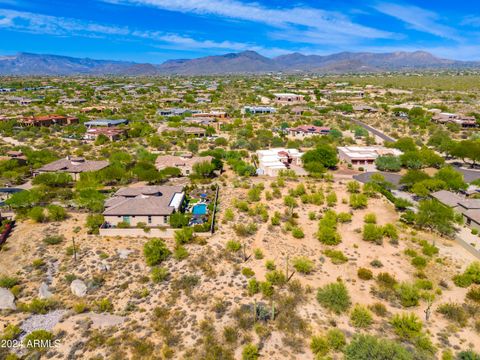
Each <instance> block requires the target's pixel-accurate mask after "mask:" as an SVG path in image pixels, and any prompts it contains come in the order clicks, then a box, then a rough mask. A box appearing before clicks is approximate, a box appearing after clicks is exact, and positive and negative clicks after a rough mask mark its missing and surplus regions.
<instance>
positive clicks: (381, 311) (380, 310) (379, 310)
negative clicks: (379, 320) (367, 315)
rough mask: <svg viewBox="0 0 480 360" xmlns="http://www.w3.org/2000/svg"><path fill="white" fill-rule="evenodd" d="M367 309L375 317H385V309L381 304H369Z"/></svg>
mask: <svg viewBox="0 0 480 360" xmlns="http://www.w3.org/2000/svg"><path fill="white" fill-rule="evenodd" d="M368 308H369V309H370V310H371V311H372V312H373V313H374V314H375V315H377V316H380V317H384V316H385V315H387V307H386V306H385V305H384V304H383V303H381V302H376V303H374V304H371V305H369V306H368Z"/></svg>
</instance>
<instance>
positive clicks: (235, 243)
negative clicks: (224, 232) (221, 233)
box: [226, 240, 242, 252]
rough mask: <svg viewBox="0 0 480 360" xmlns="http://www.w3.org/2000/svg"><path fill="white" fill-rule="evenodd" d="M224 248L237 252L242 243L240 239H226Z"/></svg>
mask: <svg viewBox="0 0 480 360" xmlns="http://www.w3.org/2000/svg"><path fill="white" fill-rule="evenodd" d="M226 248H227V250H228V251H230V252H237V251H240V249H241V248H242V243H241V242H240V241H235V240H229V241H227V244H226Z"/></svg>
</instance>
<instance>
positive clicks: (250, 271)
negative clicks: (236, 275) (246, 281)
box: [242, 267, 255, 278]
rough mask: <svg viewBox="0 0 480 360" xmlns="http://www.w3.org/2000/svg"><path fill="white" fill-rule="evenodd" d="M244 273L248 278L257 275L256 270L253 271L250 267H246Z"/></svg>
mask: <svg viewBox="0 0 480 360" xmlns="http://www.w3.org/2000/svg"><path fill="white" fill-rule="evenodd" d="M242 275H243V276H245V277H247V278H250V277H252V276H254V275H255V271H253V270H252V269H250V268H249V267H246V268H243V269H242Z"/></svg>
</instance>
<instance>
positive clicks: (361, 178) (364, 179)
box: [353, 171, 402, 187]
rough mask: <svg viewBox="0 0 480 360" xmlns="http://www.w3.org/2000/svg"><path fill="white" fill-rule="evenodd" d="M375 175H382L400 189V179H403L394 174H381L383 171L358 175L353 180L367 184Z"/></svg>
mask: <svg viewBox="0 0 480 360" xmlns="http://www.w3.org/2000/svg"><path fill="white" fill-rule="evenodd" d="M373 174H381V175H383V177H384V178H385V180H386V181H388V182H390V183H392V184H393V185H395V187H398V185H399V183H400V178H401V177H402V176H401V175H399V174H393V173H389V172H381V171H367V172H364V173H361V174H358V175H354V176H353V178H354V179H355V180H358V181H360V182H361V183H364V184H365V183H367V182H369V181H370V179H371V177H372V175H373Z"/></svg>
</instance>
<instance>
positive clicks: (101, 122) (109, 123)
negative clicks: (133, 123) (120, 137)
mask: <svg viewBox="0 0 480 360" xmlns="http://www.w3.org/2000/svg"><path fill="white" fill-rule="evenodd" d="M126 124H128V120H126V119H115V120H114V119H96V120H91V121H86V122H84V123H83V125H85V126H86V127H87V128H91V127H100V126H103V127H113V126H118V125H126Z"/></svg>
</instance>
